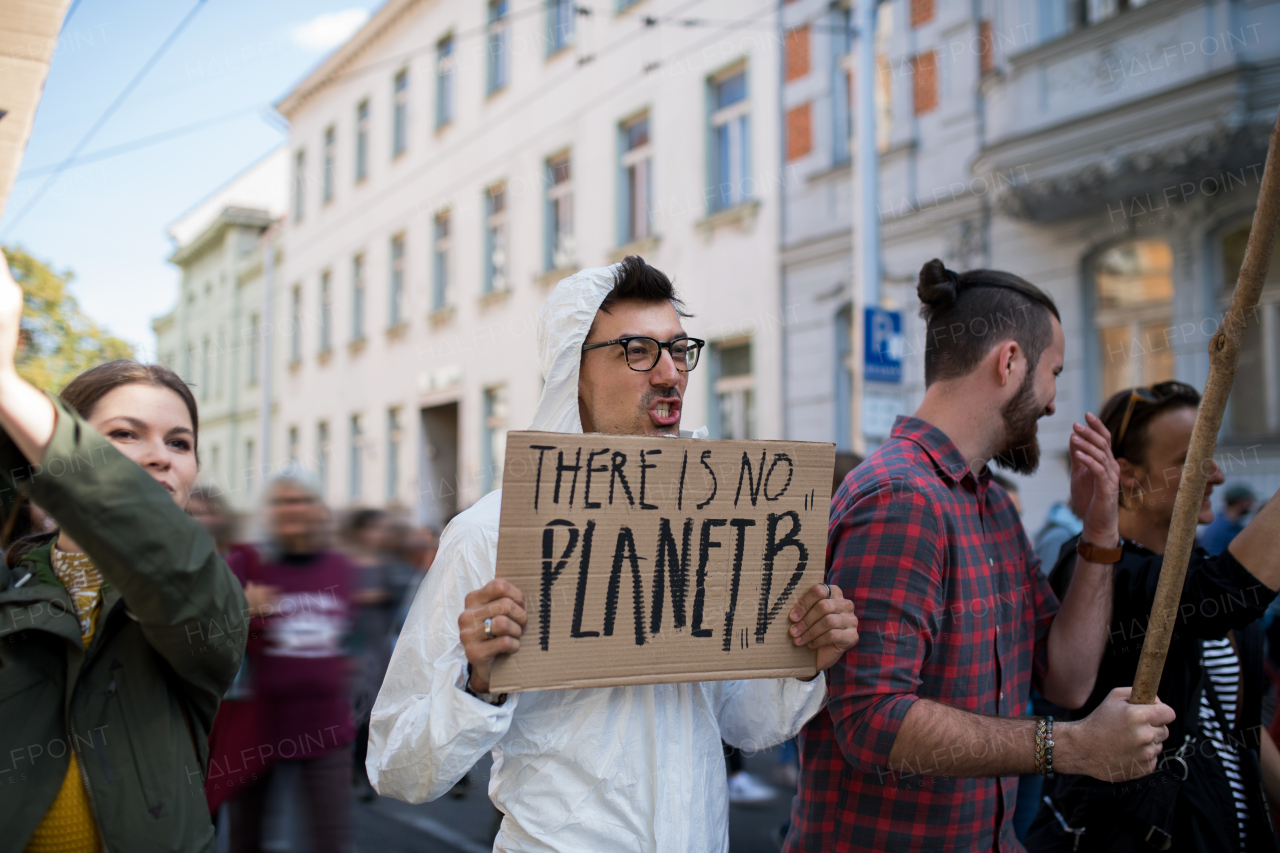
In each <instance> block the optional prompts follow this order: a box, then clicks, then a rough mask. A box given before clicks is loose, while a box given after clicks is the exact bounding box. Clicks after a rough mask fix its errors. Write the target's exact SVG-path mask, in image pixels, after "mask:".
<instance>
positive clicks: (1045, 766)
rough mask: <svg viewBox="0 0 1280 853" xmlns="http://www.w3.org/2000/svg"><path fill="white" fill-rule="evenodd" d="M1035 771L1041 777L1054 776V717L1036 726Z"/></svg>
mask: <svg viewBox="0 0 1280 853" xmlns="http://www.w3.org/2000/svg"><path fill="white" fill-rule="evenodd" d="M1034 763H1035V770H1036V773H1039V774H1040V775H1041V776H1053V717H1045V718H1044V719H1043V720H1041V721H1040V722H1039V723H1038V724H1037V725H1036V754H1035V759H1034Z"/></svg>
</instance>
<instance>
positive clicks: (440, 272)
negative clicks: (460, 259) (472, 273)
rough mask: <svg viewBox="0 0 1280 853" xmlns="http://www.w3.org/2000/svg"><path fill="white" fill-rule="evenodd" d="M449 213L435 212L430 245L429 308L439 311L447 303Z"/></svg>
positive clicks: (450, 257)
mask: <svg viewBox="0 0 1280 853" xmlns="http://www.w3.org/2000/svg"><path fill="white" fill-rule="evenodd" d="M450 219H451V217H450V213H449V211H447V210H442V211H440V212H439V213H437V214H436V219H435V229H434V240H433V243H432V247H431V250H432V251H431V257H432V263H431V310H432V311H439V310H440V309H442V308H444V307H445V306H446V305H448V304H449V283H450V282H449V277H450V261H451V259H452V252H453V248H452V243H451V240H452V237H451V236H450V233H449V231H450V225H451V222H450Z"/></svg>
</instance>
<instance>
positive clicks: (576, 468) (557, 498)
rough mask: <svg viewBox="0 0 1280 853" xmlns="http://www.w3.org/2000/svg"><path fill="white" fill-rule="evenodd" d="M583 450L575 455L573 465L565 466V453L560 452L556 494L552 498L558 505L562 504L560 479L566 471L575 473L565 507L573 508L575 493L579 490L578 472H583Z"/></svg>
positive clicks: (557, 465) (557, 464)
mask: <svg viewBox="0 0 1280 853" xmlns="http://www.w3.org/2000/svg"><path fill="white" fill-rule="evenodd" d="M581 462H582V448H581V447H579V448H578V452H577V453H576V454H574V457H573V464H572V465H566V464H564V451H563V450H561V451H560V461H559V462H557V463H556V493H555V494H554V495H552V496H551V500H552V502H553V503H555V504H556V505H559V503H560V477H561V476H562V475H563V474H564V472H565V471H572V472H573V482H572V483H571V484H570V485H569V502H568V503H566V504H565V506H570V507H571V506H573V493H574V492H575V491H577V489H578V472H579V471H581V470H582V465H581Z"/></svg>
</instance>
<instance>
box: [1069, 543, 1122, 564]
mask: <svg viewBox="0 0 1280 853" xmlns="http://www.w3.org/2000/svg"><path fill="white" fill-rule="evenodd" d="M1076 553H1077V554H1079V555H1080V556H1081V557H1083V558H1084V559H1086V560H1088V561H1089V562H1090V563H1118V562H1120V557H1121V556H1122V555H1123V554H1124V546H1123V545H1117V546H1116V547H1114V548H1102V547H1100V546H1098V545H1091V544H1089V543H1088V542H1086V541H1084V540H1083V539H1081V540H1080V541H1079V542H1078V543H1076Z"/></svg>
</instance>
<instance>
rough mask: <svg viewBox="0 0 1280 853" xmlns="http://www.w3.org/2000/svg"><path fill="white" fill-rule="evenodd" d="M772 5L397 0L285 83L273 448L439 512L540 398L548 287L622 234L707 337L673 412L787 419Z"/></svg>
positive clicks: (344, 490) (724, 422)
mask: <svg viewBox="0 0 1280 853" xmlns="http://www.w3.org/2000/svg"><path fill="white" fill-rule="evenodd" d="M694 7H696V8H694ZM777 12H778V8H777V7H776V6H774V5H772V4H766V5H764V6H750V7H748V5H747V4H742V3H739V2H733V0H705V1H704V2H695V3H690V2H687V0H686V2H676V0H608V2H606V3H598V4H593V5H592V6H591V7H590V9H587V8H582V9H579V8H577V7H576V5H575V4H573V3H569V2H547V3H534V4H529V3H526V4H522V5H517V4H513V3H509V2H507V0H489V2H470V3H461V2H445V0H389V2H387V3H386V4H385V5H384V6H383V7H382V8H381V9H380V10H378V11H377V12H376V13H375V14H374V16H373V17H372V18H371V19H370V20H369V21H368V23H366V24H365V26H364V27H363V28H362V29H361V30H360V31H359V32H357V33H356V34H355V35H354V36H352V38H351V39H350V40H349V41H348V42H347V43H346V44H344V45H343V46H342V47H340V48H338V49H337V50H336V51H335V52H334V53H333V55H331V56H330V57H329V58H328V59H327V60H325V61H324V62H323V63H322V64H321V65H320V66H319V67H318V68H317V69H316V70H315V71H314V72H313V73H312V74H311V75H309V76H308V77H307V78H306V79H305V80H303V81H302V82H301V83H300V84H299V85H298V86H297V87H296V88H295V89H294V90H293V91H292V92H290V93H289V94H288V95H287V96H286V97H285V98H284V99H283V100H282V101H281V102H280V103H279V104H278V109H279V110H280V112H281V113H282V114H283V115H284V116H285V117H286V118H287V119H288V120H289V123H290V126H291V131H290V139H289V143H288V158H289V168H290V170H291V184H290V185H291V189H290V199H289V212H288V217H287V222H286V227H285V229H284V235H283V242H282V249H283V264H282V267H281V269H280V270H279V271H278V275H277V287H278V288H279V299H278V304H279V305H280V306H281V308H280V312H281V313H280V320H281V321H282V322H281V323H280V324H278V325H277V328H279V329H281V330H282V331H284V330H285V329H288V330H290V331H289V334H288V338H287V340H282V341H281V343H280V346H281V352H282V361H283V362H284V363H285V366H284V374H283V376H282V379H281V385H280V417H279V418H278V419H277V423H276V424H275V427H274V429H275V430H276V432H275V435H276V436H277V439H276V440H275V441H274V446H275V447H276V448H277V449H278V453H279V454H282V455H283V456H285V457H288V458H293V459H297V460H298V461H299V462H300V463H302V464H304V465H305V466H307V467H308V468H310V469H312V470H314V471H316V472H317V473H318V474H319V476H320V479H321V481H322V483H323V484H324V487H325V491H326V495H327V498H328V500H329V501H330V502H331V503H332V504H333V505H335V506H338V507H344V506H356V505H376V506H387V507H391V508H398V509H400V510H401V511H403V512H404V514H406V515H408V516H410V517H412V518H414V519H415V520H417V521H419V522H421V523H425V524H432V525H440V524H442V523H443V522H445V521H447V519H448V518H450V517H451V516H452V515H453V514H454V513H456V512H457V511H458V510H460V509H463V508H465V507H466V506H469V505H470V504H471V503H472V502H474V501H475V500H476V499H477V498H478V497H479V496H480V495H482V494H484V493H485V492H487V491H488V490H490V489H492V488H495V487H497V486H498V485H499V484H500V475H501V465H502V458H503V446H504V445H503V441H504V435H505V433H506V431H507V430H508V429H523V428H525V427H526V426H527V425H528V423H529V422H530V420H531V418H532V415H533V412H534V408H535V406H536V403H537V401H538V397H539V395H540V392H541V388H542V379H541V376H540V370H539V365H538V360H537V353H536V345H535V341H534V326H535V319H536V316H537V313H538V310H539V309H540V308H541V306H542V304H543V301H544V300H545V298H546V295H547V294H548V292H549V291H550V289H551V288H553V287H554V286H555V284H556V283H557V282H558V281H559V280H560V279H562V278H563V277H565V276H566V275H567V274H569V273H570V272H572V271H574V270H576V269H578V268H582V267H591V266H601V265H605V264H608V263H611V262H613V261H616V260H619V259H620V258H622V257H623V256H624V255H627V254H638V255H641V256H643V257H644V258H645V259H646V261H648V262H649V263H651V264H653V265H654V266H656V267H658V268H659V269H661V270H663V271H664V272H665V273H667V274H668V275H669V276H671V278H672V279H673V280H674V281H675V284H676V287H677V289H678V292H679V293H680V295H681V296H682V297H683V298H684V300H685V301H686V303H687V305H688V307H689V309H690V310H691V311H693V313H694V314H695V315H696V316H695V317H694V318H692V319H690V320H687V321H686V324H685V325H686V329H687V330H688V331H689V333H690V334H692V335H695V336H698V337H702V338H706V339H707V340H708V341H709V342H711V351H710V353H709V354H708V356H707V357H704V359H703V362H702V364H700V365H699V366H698V368H697V370H696V371H695V372H694V373H693V374H692V375H691V377H690V382H689V390H688V393H687V402H686V406H685V409H684V425H685V426H686V427H696V426H699V425H701V424H703V423H708V424H709V425H710V426H711V428H712V431H713V435H718V436H725V437H729V436H756V437H764V438H777V437H782V436H783V434H784V431H785V429H786V426H785V420H784V394H783V389H782V373H781V358H780V353H781V339H782V334H783V328H784V323H785V322H786V313H787V306H785V305H784V304H783V303H782V301H781V298H780V292H779V290H778V269H779V268H778V264H779V260H778V258H779V256H778V245H779V230H778V229H779V219H780V214H781V205H780V188H781V185H782V183H783V182H784V180H785V162H786V161H785V160H784V157H783V150H782V149H783V145H784V140H783V138H782V129H781V125H780V121H779V112H778V103H779V101H778V98H779V80H780V75H781V66H780V63H781V49H780V42H781V39H780V32H779V30H778V15H777ZM694 15H696V17H693V16H694Z"/></svg>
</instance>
